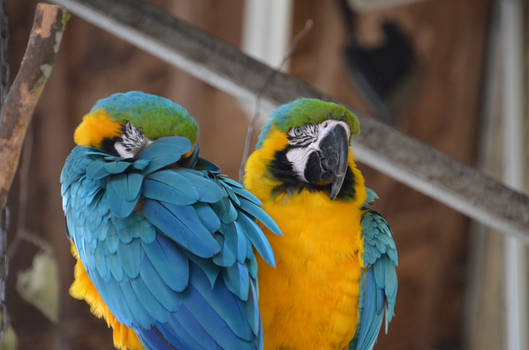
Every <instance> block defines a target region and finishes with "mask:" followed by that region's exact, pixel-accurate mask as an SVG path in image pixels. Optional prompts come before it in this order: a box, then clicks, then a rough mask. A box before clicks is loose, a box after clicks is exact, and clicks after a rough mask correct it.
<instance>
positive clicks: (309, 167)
mask: <svg viewBox="0 0 529 350" xmlns="http://www.w3.org/2000/svg"><path fill="white" fill-rule="evenodd" d="M319 149H320V150H319V151H314V152H313V153H311V154H310V156H309V159H308V161H307V164H306V166H305V173H304V175H305V178H306V179H307V181H309V182H310V183H311V184H313V185H318V186H323V185H328V184H330V185H331V193H330V198H331V200H334V199H335V198H336V196H338V194H339V193H340V190H341V189H342V184H343V181H344V179H345V175H346V173H347V165H348V160H349V138H348V137H347V132H346V131H345V128H344V127H343V126H342V125H339V124H338V125H336V126H334V127H333V128H332V129H331V130H329V131H328V133H327V135H325V136H324V137H323V139H321V141H320V142H319Z"/></svg>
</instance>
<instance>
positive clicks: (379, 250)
mask: <svg viewBox="0 0 529 350" xmlns="http://www.w3.org/2000/svg"><path fill="white" fill-rule="evenodd" d="M375 198H377V197H376V194H375V193H374V192H373V191H371V190H369V189H368V202H370V201H372V200H374V199H375ZM361 225H362V235H363V238H364V255H363V260H364V268H363V270H362V278H361V280H360V285H361V286H360V288H361V289H360V291H361V292H360V300H359V306H360V307H359V312H360V318H359V322H358V326H357V330H356V334H355V337H354V339H353V341H352V342H351V344H350V345H349V349H351V350H370V349H373V346H374V345H375V341H376V339H377V336H378V333H379V332H380V327H381V325H382V322H383V319H384V314H385V317H386V321H385V329H386V331H387V327H388V323H389V322H390V321H391V319H392V317H393V315H394V310H395V302H396V298H397V287H398V283H397V274H396V271H395V267H396V266H397V264H398V256H397V248H396V246H395V242H394V241H393V236H392V233H391V230H390V228H389V226H388V223H387V222H386V220H384V218H383V217H382V216H381V215H380V214H378V213H377V212H376V211H374V210H370V209H367V210H366V211H365V213H364V215H363V216H362V222H361Z"/></svg>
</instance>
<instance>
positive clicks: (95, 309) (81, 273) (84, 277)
mask: <svg viewBox="0 0 529 350" xmlns="http://www.w3.org/2000/svg"><path fill="white" fill-rule="evenodd" d="M71 250H72V255H73V256H74V257H75V260H76V263H75V269H74V276H75V279H74V281H73V283H72V285H71V286H70V295H71V296H72V297H74V298H76V299H79V300H84V301H86V303H87V304H88V305H90V311H91V312H92V313H93V314H94V315H95V316H97V317H99V318H103V319H104V320H105V321H106V322H107V326H109V327H112V330H113V339H114V346H115V347H116V348H118V349H123V350H125V349H129V350H142V349H143V345H141V343H140V341H139V339H138V337H137V336H136V333H135V332H134V331H133V330H132V329H130V328H128V327H126V326H125V325H123V324H121V323H120V322H119V321H118V320H116V318H115V317H114V315H113V314H112V312H110V310H109V309H108V307H107V306H106V304H105V302H104V301H103V299H102V298H101V296H100V295H99V293H98V291H97V289H96V287H94V285H93V284H92V281H91V280H90V277H88V274H87V273H86V270H85V268H84V266H83V263H82V262H81V259H79V254H78V253H77V249H75V245H74V244H73V242H72V244H71Z"/></svg>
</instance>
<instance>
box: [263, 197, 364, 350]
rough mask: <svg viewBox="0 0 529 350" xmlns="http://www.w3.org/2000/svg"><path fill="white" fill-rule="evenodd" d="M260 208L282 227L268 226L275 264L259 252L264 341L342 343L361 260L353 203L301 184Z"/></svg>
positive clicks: (298, 345) (349, 327)
mask: <svg viewBox="0 0 529 350" xmlns="http://www.w3.org/2000/svg"><path fill="white" fill-rule="evenodd" d="M263 208H264V209H265V210H266V211H267V212H268V213H269V214H270V215H271V216H272V218H274V220H276V222H277V223H278V225H279V227H280V228H281V230H282V232H283V236H282V237H279V236H276V235H274V234H271V233H270V232H268V231H267V237H268V239H269V241H270V244H271V245H272V248H273V249H274V254H275V257H276V263H277V268H272V267H270V266H268V265H267V264H266V263H265V262H264V261H262V260H259V290H260V292H259V306H260V310H261V314H262V318H263V326H264V338H265V339H264V340H265V342H264V344H265V349H268V350H271V349H346V348H347V346H348V344H349V342H350V341H351V340H352V338H353V337H354V334H355V330H356V326H357V323H358V296H359V281H360V275H361V268H362V264H363V261H362V253H363V244H362V239H361V235H360V233H361V227H360V218H361V214H362V213H361V210H360V208H359V207H358V204H356V203H352V202H350V203H344V202H341V201H330V200H329V198H328V196H326V195H325V194H323V193H309V192H307V191H303V192H302V193H300V194H299V195H297V196H294V197H292V198H291V199H290V200H288V201H287V199H286V197H285V198H284V200H283V201H281V200H278V199H277V198H276V200H269V201H265V202H264V206H263Z"/></svg>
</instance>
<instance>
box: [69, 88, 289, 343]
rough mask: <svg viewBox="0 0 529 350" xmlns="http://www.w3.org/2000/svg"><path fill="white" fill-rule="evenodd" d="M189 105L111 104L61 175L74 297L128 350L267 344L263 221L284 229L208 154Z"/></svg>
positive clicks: (128, 96)
mask: <svg viewBox="0 0 529 350" xmlns="http://www.w3.org/2000/svg"><path fill="white" fill-rule="evenodd" d="M197 134H198V128H197V125H196V123H195V121H194V120H193V119H192V118H191V116H190V115H189V114H188V112H187V111H186V110H185V109H184V108H182V107H181V106H179V105H177V104H175V103H173V102H171V101H170V100H168V99H165V98H162V97H158V96H154V95H149V94H145V93H141V92H129V93H125V94H115V95H112V96H110V97H108V98H105V99H103V100H100V101H98V102H97V103H96V105H95V106H94V107H93V108H92V110H91V111H90V113H88V114H87V115H86V116H85V117H84V118H83V121H82V123H81V124H80V125H79V127H78V128H77V130H76V131H75V136H74V139H75V142H76V144H77V145H78V146H77V147H75V148H74V149H73V151H72V152H71V154H70V155H69V156H68V158H67V160H66V163H65V165H64V169H63V171H62V175H61V184H62V196H63V208H64V212H65V216H66V226H67V231H68V234H69V237H70V239H71V241H72V252H73V254H74V256H75V257H76V258H77V264H76V266H75V281H74V283H73V284H72V286H71V288H70V293H71V294H72V295H73V296H74V297H76V298H79V299H84V300H86V302H88V304H90V307H91V310H92V312H93V313H94V314H95V315H97V316H98V317H103V318H104V319H105V320H106V321H107V324H108V325H109V326H111V327H112V328H113V335H114V344H115V346H116V347H118V348H122V349H125V348H128V349H141V348H143V347H145V348H148V349H178V350H186V349H208V350H209V349H228V350H235V349H261V348H262V340H263V329H262V326H261V321H260V315H259V308H258V304H257V298H258V286H257V261H256V257H255V255H254V251H253V249H254V248H255V249H256V250H257V252H259V254H261V256H262V258H263V259H264V260H266V261H267V262H268V263H270V264H271V265H274V264H275V263H274V255H273V253H272V250H271V247H270V245H269V243H268V241H267V239H266V237H265V236H264V234H263V232H262V231H261V229H260V228H259V226H258V225H257V224H256V223H255V222H254V219H257V220H259V221H260V222H261V223H262V224H263V225H265V226H266V227H268V229H270V230H271V231H273V232H276V233H278V234H279V229H278V227H277V226H276V225H275V223H274V222H273V220H271V219H270V217H269V216H268V215H267V214H266V213H265V212H264V211H263V210H262V209H261V208H260V206H259V205H260V202H259V200H258V199H256V198H255V196H253V195H252V194H251V193H249V192H248V191H246V190H245V189H243V188H242V186H241V185H240V184H238V183H237V182H235V181H232V180H230V179H228V178H227V177H226V176H224V175H222V174H220V173H219V172H218V168H217V167H216V166H215V165H214V164H212V163H210V162H208V161H206V160H204V159H201V158H199V157H198V146H197V147H195V148H194V150H192V145H193V144H194V143H195V141H196V140H197Z"/></svg>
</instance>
